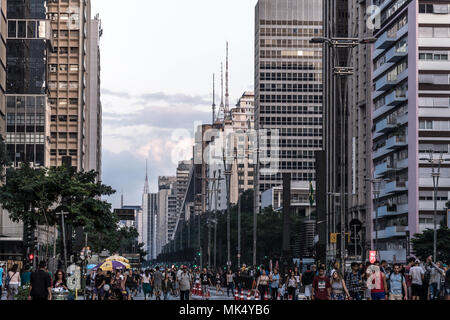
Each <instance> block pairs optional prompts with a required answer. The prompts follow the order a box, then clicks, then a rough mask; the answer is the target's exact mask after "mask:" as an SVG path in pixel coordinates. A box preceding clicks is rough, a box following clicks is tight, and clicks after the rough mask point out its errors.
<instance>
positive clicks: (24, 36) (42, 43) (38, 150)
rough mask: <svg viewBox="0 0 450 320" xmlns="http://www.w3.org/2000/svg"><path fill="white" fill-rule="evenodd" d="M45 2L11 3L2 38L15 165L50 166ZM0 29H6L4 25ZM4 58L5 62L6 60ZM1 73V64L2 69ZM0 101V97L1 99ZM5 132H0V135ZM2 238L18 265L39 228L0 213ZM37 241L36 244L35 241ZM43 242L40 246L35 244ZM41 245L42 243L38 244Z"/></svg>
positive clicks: (48, 41)
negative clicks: (13, 220) (4, 48)
mask: <svg viewBox="0 0 450 320" xmlns="http://www.w3.org/2000/svg"><path fill="white" fill-rule="evenodd" d="M45 2H46V1H44V0H36V1H33V3H32V5H31V1H23V0H20V1H19V0H10V1H8V3H7V12H6V18H7V21H8V30H7V37H5V36H6V34H4V33H2V36H3V38H2V41H1V44H0V45H1V46H4V45H5V42H4V40H6V51H5V50H2V52H3V56H2V57H1V58H2V60H3V62H6V64H5V65H6V86H5V73H4V72H3V74H0V77H1V78H0V83H1V86H2V90H0V93H1V94H2V95H3V92H4V91H3V90H5V91H6V117H7V124H6V145H7V152H8V154H9V156H10V159H11V160H12V161H13V166H18V165H19V164H20V163H22V162H28V163H30V165H31V166H47V165H48V163H49V155H48V145H49V136H50V132H49V118H48V114H49V110H48V105H47V91H46V58H47V54H48V50H49V49H51V47H52V41H51V39H50V37H51V35H50V34H49V33H48V30H49V28H48V23H47V21H46V5H45ZM1 8H2V15H1V19H2V20H5V9H6V3H5V1H2V6H1ZM2 22H3V23H2V28H1V30H2V31H3V30H5V29H4V26H6V23H5V24H4V22H5V21H2ZM5 53H6V60H5ZM0 70H3V71H4V65H3V66H2V67H0ZM0 98H2V97H0ZM1 101H2V102H1V103H0V105H1V108H0V110H1V112H4V102H3V101H4V100H3V99H1ZM3 115H4V114H1V113H0V127H1V129H2V130H3V129H4V120H3ZM2 133H3V131H2ZM0 223H1V228H2V239H3V240H6V241H7V242H6V243H7V245H8V247H9V248H11V249H12V250H10V249H8V250H7V251H8V252H9V254H10V256H13V257H14V259H16V260H19V259H20V258H19V256H22V258H25V257H26V255H27V254H28V253H30V252H31V251H30V250H33V249H32V248H31V247H29V245H28V246H23V245H22V244H24V242H23V240H24V239H26V238H30V239H34V237H38V236H39V229H42V228H39V227H38V228H32V227H31V226H29V225H28V226H27V225H25V226H23V223H13V222H12V221H11V220H10V219H9V217H8V212H6V211H4V210H2V217H1V221H0ZM38 240H40V239H38ZM39 242H41V241H39ZM41 243H42V242H41Z"/></svg>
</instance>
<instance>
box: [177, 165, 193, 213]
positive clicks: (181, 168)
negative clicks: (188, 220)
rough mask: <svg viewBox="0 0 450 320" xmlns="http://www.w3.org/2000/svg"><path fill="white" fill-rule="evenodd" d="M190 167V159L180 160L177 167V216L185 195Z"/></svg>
mask: <svg viewBox="0 0 450 320" xmlns="http://www.w3.org/2000/svg"><path fill="white" fill-rule="evenodd" d="M191 168H192V160H185V161H180V162H179V163H178V167H177V183H176V194H177V216H179V215H180V214H181V211H182V209H183V208H182V207H183V202H184V198H185V196H186V192H187V188H188V184H189V175H190V172H191Z"/></svg>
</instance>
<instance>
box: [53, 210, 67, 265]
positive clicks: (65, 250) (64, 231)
mask: <svg viewBox="0 0 450 320" xmlns="http://www.w3.org/2000/svg"><path fill="white" fill-rule="evenodd" d="M68 214H69V213H68V212H64V211H61V212H60V213H56V215H57V216H61V233H62V238H63V239H62V240H63V252H64V255H63V256H64V270H67V243H66V227H65V222H64V216H65V215H68Z"/></svg>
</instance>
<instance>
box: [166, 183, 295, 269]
mask: <svg viewBox="0 0 450 320" xmlns="http://www.w3.org/2000/svg"><path fill="white" fill-rule="evenodd" d="M237 213H238V208H237V206H234V207H233V208H232V209H231V219H230V226H231V228H230V230H231V240H230V242H231V248H230V249H231V260H232V263H233V265H236V264H237V255H236V253H237V243H238V233H237V230H238V214H237ZM282 217H283V216H282V212H275V211H273V210H272V208H266V209H265V210H264V211H263V212H262V213H261V214H258V217H257V222H258V229H257V262H258V263H263V262H267V261H265V257H266V256H267V257H268V259H276V258H279V255H280V252H281V246H282ZM208 218H214V213H211V212H207V213H205V214H204V215H203V216H202V217H201V226H202V227H201V245H202V252H203V263H204V264H207V259H208V256H207V252H208V227H207V225H206V220H207V219H208ZM198 219H199V218H198V217H193V218H192V219H191V220H190V222H189V223H190V226H188V225H187V224H185V225H184V227H183V230H182V232H183V235H182V236H181V239H182V240H183V242H182V248H185V249H184V250H180V232H178V233H177V235H176V239H175V244H176V248H177V252H170V253H168V252H165V253H164V254H162V255H161V256H160V257H159V259H158V260H159V261H160V262H163V261H165V262H168V261H170V262H181V261H183V262H184V261H194V260H195V262H196V263H199V261H198V260H199V258H198V257H197V256H196V253H197V252H198ZM290 219H291V220H290V221H291V224H290V228H291V245H293V244H294V240H295V237H296V232H295V230H299V228H300V223H301V221H302V218H301V217H298V216H295V215H294V214H291V217H290ZM217 221H218V223H217V265H221V266H222V265H225V264H226V261H227V232H226V230H227V214H226V212H224V213H217ZM189 227H190V249H192V250H186V248H188V247H189V246H188V243H187V239H188V228H189ZM213 241H214V228H211V249H210V250H211V256H212V257H213V253H214V251H213V248H214V242H213ZM171 248H173V245H172V246H171ZM171 250H172V251H173V249H171ZM252 251H253V191H251V190H250V191H246V192H244V193H243V194H242V196H241V263H243V264H247V265H251V264H252V261H253V252H252ZM187 253H189V254H190V256H187ZM212 262H213V258H211V263H212Z"/></svg>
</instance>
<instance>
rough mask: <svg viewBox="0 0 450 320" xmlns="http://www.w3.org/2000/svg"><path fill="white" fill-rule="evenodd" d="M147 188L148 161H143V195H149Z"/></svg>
mask: <svg viewBox="0 0 450 320" xmlns="http://www.w3.org/2000/svg"><path fill="white" fill-rule="evenodd" d="M149 189H150V188H149V186H148V160H147V159H146V160H145V183H144V194H148V193H149Z"/></svg>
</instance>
